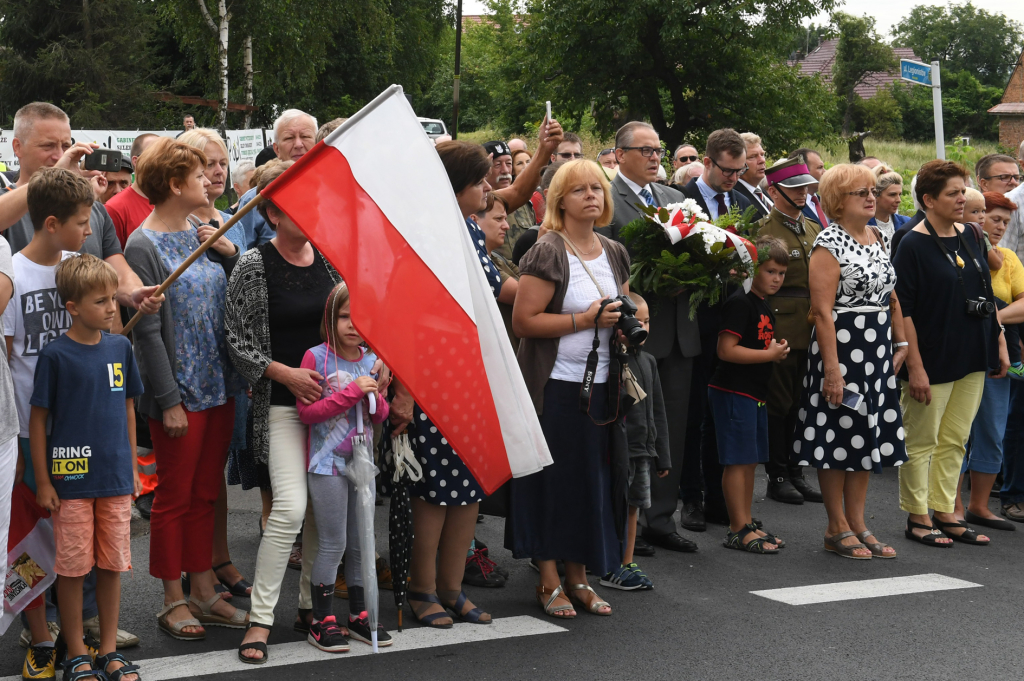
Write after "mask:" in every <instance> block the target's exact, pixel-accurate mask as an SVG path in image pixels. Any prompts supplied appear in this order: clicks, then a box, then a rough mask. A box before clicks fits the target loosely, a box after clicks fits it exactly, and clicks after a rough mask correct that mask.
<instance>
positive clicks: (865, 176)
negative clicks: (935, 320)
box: [792, 164, 907, 560]
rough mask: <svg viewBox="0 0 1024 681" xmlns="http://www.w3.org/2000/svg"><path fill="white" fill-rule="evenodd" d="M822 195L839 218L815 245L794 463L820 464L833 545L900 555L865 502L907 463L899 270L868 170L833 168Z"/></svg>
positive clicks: (841, 551)
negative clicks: (872, 524) (874, 528)
mask: <svg viewBox="0 0 1024 681" xmlns="http://www.w3.org/2000/svg"><path fill="white" fill-rule="evenodd" d="M818 191H819V192H820V196H821V201H822V204H823V205H824V209H825V211H826V212H827V213H828V214H829V215H831V216H832V217H833V222H832V224H831V225H830V226H828V227H827V228H825V229H823V230H822V231H821V232H820V233H819V234H818V236H817V237H816V238H815V240H814V246H813V250H812V251H811V259H810V264H809V273H808V281H809V288H810V294H811V312H812V313H813V315H814V329H813V331H812V332H811V346H810V349H809V351H808V353H807V365H808V367H809V368H808V373H807V376H806V378H805V379H804V392H803V397H802V400H801V405H800V407H801V408H800V411H799V417H798V420H797V426H796V437H795V438H794V442H793V459H792V460H793V462H794V463H796V464H797V465H800V466H814V467H816V468H817V469H818V484H819V485H820V487H821V495H822V497H823V500H824V503H825V512H826V513H827V514H828V529H827V530H826V533H825V550H826V551H830V552H832V553H835V554H836V555H839V556H842V557H844V558H853V559H856V560H869V559H871V558H895V557H896V551H895V550H894V549H893V548H892V547H891V546H889V545H888V544H884V543H882V542H881V541H879V540H878V538H877V537H875V536H874V533H873V532H871V530H869V529H868V528H867V527H866V526H865V524H864V506H865V504H866V502H867V492H868V481H869V479H870V474H871V473H881V472H882V468H885V467H888V466H899V465H900V464H902V463H903V462H904V461H906V459H907V455H906V449H905V447H904V442H903V438H904V433H903V427H902V424H901V423H900V412H899V406H898V403H899V393H898V392H897V391H896V377H895V372H896V371H897V370H898V369H899V367H900V365H901V364H902V363H903V360H904V358H905V357H906V354H907V350H906V345H907V344H906V341H905V340H904V334H903V324H902V321H903V319H902V317H901V316H900V314H899V301H898V300H897V299H896V296H895V294H894V293H893V289H894V287H895V285H896V272H895V270H894V268H893V265H892V263H891V262H890V261H889V258H888V254H887V252H886V248H885V243H884V240H883V238H882V234H881V232H880V231H879V230H878V228H877V227H870V226H868V221H869V220H870V219H871V218H872V217H874V215H875V207H876V201H877V199H876V196H875V195H876V190H875V176H874V175H873V174H872V173H871V170H870V169H869V168H866V167H865V166H860V165H850V164H842V165H837V166H834V167H832V168H830V169H828V170H827V171H825V173H824V175H822V177H821V183H820V185H819V188H818ZM894 350H895V351H894Z"/></svg>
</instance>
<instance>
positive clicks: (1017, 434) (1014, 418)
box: [982, 381, 1024, 506]
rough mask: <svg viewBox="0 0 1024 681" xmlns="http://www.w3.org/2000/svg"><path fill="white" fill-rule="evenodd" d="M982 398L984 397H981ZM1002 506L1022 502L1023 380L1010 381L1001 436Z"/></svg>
mask: <svg viewBox="0 0 1024 681" xmlns="http://www.w3.org/2000/svg"><path fill="white" fill-rule="evenodd" d="M982 399H984V398H982ZM999 501H1000V503H1002V504H1003V506H1009V505H1010V504H1019V503H1021V502H1024V382H1021V381H1010V413H1009V415H1008V417H1007V419H1006V435H1005V436H1004V437H1003V489H1002V490H1000V492H999Z"/></svg>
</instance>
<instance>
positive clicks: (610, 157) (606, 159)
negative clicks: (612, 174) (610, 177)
mask: <svg viewBox="0 0 1024 681" xmlns="http://www.w3.org/2000/svg"><path fill="white" fill-rule="evenodd" d="M597 162H598V163H600V164H601V165H602V166H604V167H605V168H607V169H608V170H615V169H617V168H618V167H619V163H618V161H616V160H615V150H614V149H602V150H601V153H599V154H598V155H597Z"/></svg>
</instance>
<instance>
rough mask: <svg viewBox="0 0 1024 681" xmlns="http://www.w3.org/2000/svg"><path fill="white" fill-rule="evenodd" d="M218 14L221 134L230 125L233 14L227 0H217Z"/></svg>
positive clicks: (218, 109)
mask: <svg viewBox="0 0 1024 681" xmlns="http://www.w3.org/2000/svg"><path fill="white" fill-rule="evenodd" d="M217 15H218V17H219V18H220V27H219V30H218V32H217V45H218V50H217V68H218V71H219V75H220V106H219V107H218V108H217V127H218V128H219V129H220V134H221V136H223V135H224V133H225V131H226V130H227V127H228V23H229V22H230V21H231V15H230V14H228V3H227V0H217Z"/></svg>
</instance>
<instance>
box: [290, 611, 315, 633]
mask: <svg viewBox="0 0 1024 681" xmlns="http://www.w3.org/2000/svg"><path fill="white" fill-rule="evenodd" d="M312 623H313V608H309V609H307V608H299V614H298V615H296V616H295V624H294V625H292V629H294V630H295V633H297V634H308V633H309V625H311V624H312Z"/></svg>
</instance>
